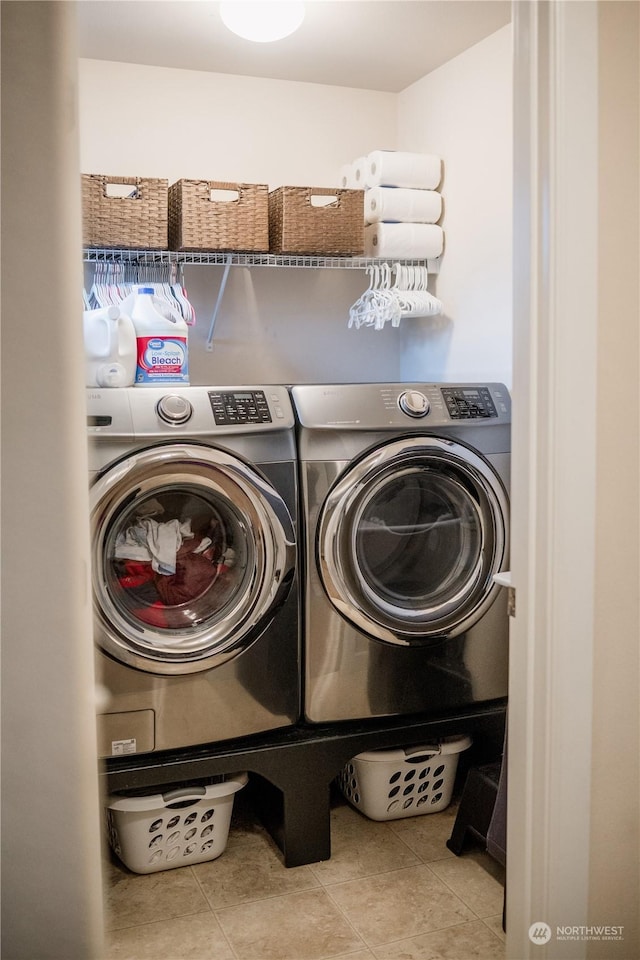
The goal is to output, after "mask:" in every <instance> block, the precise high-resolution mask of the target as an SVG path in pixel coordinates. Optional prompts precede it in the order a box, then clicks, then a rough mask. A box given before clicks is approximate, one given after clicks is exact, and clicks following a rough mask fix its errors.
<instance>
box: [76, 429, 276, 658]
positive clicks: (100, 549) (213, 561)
mask: <svg viewBox="0 0 640 960" xmlns="http://www.w3.org/2000/svg"><path fill="white" fill-rule="evenodd" d="M91 495H92V518H93V543H94V555H93V584H94V605H95V610H96V635H97V642H98V643H99V644H100V645H101V646H102V647H103V648H104V649H105V650H107V651H108V652H109V653H111V654H112V655H113V656H115V657H116V658H117V659H119V660H122V661H123V662H125V663H129V664H133V665H134V666H138V667H140V668H141V669H145V670H149V671H151V672H156V673H185V672H192V671H195V670H202V669H208V668H209V667H211V666H212V665H214V664H218V663H221V662H224V661H225V660H227V659H229V658H230V657H231V656H235V655H236V654H237V653H238V652H240V650H242V649H244V648H245V647H246V646H247V645H248V644H249V643H251V642H252V641H253V640H254V639H255V638H256V636H257V635H258V633H259V632H260V631H261V629H263V628H264V626H265V625H266V623H267V622H268V619H269V618H270V617H272V616H273V615H274V613H275V610H276V609H277V607H278V605H279V604H280V603H281V602H282V601H283V600H284V598H285V597H286V595H287V593H288V590H289V587H290V584H291V580H292V577H293V570H294V564H295V559H294V550H295V545H294V536H293V524H292V521H291V518H290V516H289V513H288V511H287V508H286V506H285V504H284V502H283V501H282V500H281V498H280V497H279V495H278V494H277V493H276V491H275V490H274V488H273V487H272V486H271V485H270V484H269V483H268V481H267V480H265V479H264V478H263V477H262V476H261V475H260V474H258V472H257V471H256V470H255V469H254V468H252V467H250V466H249V465H247V464H245V463H244V462H243V461H241V460H239V459H237V458H235V457H232V456H231V455H230V454H227V453H226V452H223V451H219V450H215V449H213V448H211V447H205V446H199V445H196V444H190V445H185V444H175V445H171V444H162V445H161V446H157V447H152V448H147V449H146V450H144V451H141V452H140V453H137V454H134V455H131V456H129V457H128V458H126V459H125V460H124V461H122V462H120V463H119V464H116V465H114V466H112V467H111V468H110V469H109V470H108V471H107V472H106V473H105V474H104V475H103V476H102V477H100V478H99V479H98V480H97V482H96V483H95V484H94V486H93V487H92V491H91Z"/></svg>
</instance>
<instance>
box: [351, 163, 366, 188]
mask: <svg viewBox="0 0 640 960" xmlns="http://www.w3.org/2000/svg"><path fill="white" fill-rule="evenodd" d="M367 165H368V160H367V157H358V159H357V160H354V161H353V163H352V168H353V170H352V180H353V182H352V184H351V187H352V189H353V190H364V189H365V187H366V177H367Z"/></svg>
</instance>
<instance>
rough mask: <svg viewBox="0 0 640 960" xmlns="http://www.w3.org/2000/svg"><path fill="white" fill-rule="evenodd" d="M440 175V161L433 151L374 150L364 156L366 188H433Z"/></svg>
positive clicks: (437, 182)
mask: <svg viewBox="0 0 640 960" xmlns="http://www.w3.org/2000/svg"><path fill="white" fill-rule="evenodd" d="M441 177H442V160H441V159H440V157H436V156H435V155H434V154H432V153H404V152H403V151H401V150H374V151H373V152H372V153H370V154H369V156H368V157H367V171H366V186H367V187H412V188H415V189H418V190H435V189H436V187H437V186H438V184H439V183H440V180H441Z"/></svg>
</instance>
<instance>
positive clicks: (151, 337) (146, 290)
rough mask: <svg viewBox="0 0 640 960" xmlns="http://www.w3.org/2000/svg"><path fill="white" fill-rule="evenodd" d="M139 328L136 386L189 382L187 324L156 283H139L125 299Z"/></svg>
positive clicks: (136, 326)
mask: <svg viewBox="0 0 640 960" xmlns="http://www.w3.org/2000/svg"><path fill="white" fill-rule="evenodd" d="M122 306H123V309H126V310H127V312H128V313H129V315H130V316H131V319H132V321H133V326H134V327H135V332H136V341H137V347H136V354H137V358H136V373H135V385H136V387H155V386H159V385H162V384H165V383H182V384H188V383H189V353H188V344H187V324H186V323H185V321H184V320H183V318H182V317H181V316H180V315H179V314H178V313H177V312H175V311H174V310H173V309H172V307H171V305H170V304H169V303H168V302H167V301H166V300H163V299H162V297H157V296H156V295H155V294H154V292H153V287H138V289H137V291H135V292H134V293H132V294H130V295H129V296H128V297H127V299H126V300H123V302H122Z"/></svg>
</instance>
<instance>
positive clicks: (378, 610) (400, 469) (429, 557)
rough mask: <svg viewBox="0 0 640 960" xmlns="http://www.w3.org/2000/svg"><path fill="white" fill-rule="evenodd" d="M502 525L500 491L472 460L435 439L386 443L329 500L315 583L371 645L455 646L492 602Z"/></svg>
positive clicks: (502, 547) (502, 548) (502, 553)
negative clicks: (452, 640) (443, 640)
mask: <svg viewBox="0 0 640 960" xmlns="http://www.w3.org/2000/svg"><path fill="white" fill-rule="evenodd" d="M507 524H508V503H507V497H506V493H505V491H504V488H503V486H502V483H501V481H500V480H499V478H498V477H497V475H496V474H495V473H494V471H493V470H492V468H491V467H490V465H489V464H488V463H487V462H486V461H485V460H484V459H482V458H481V457H480V456H479V455H478V454H476V453H475V452H474V451H472V450H469V449H468V448H466V447H463V446H462V445H461V444H457V443H452V442H449V441H445V440H441V439H439V438H435V437H425V438H417V439H410V440H403V441H395V442H393V443H390V444H387V445H386V446H383V447H378V448H377V449H376V450H374V451H373V452H371V453H369V454H368V455H366V456H365V457H364V458H363V459H362V460H360V461H359V462H358V463H356V464H355V465H354V466H353V467H351V468H350V469H349V471H348V472H347V473H346V474H345V475H343V477H342V478H341V479H340V480H339V481H338V483H337V484H336V485H335V486H334V487H333V489H332V490H331V491H330V493H329V495H328V497H327V499H326V501H325V504H324V507H323V509H322V513H321V516H320V521H319V527H318V531H319V535H318V564H319V569H320V574H321V578H322V581H323V584H324V587H325V590H326V592H327V594H328V596H329V598H330V599H331V601H332V603H333V604H334V605H335V606H336V607H337V609H338V610H340V612H341V613H342V614H343V616H345V617H346V618H347V619H348V620H350V621H351V622H352V623H354V625H355V626H357V627H358V628H359V629H361V630H363V631H365V632H366V633H368V634H370V635H372V636H374V637H376V638H378V639H381V640H386V641H388V642H391V643H398V644H408V643H419V642H424V641H428V640H432V639H433V638H435V637H443V636H455V635H456V634H459V633H461V632H463V631H464V630H466V629H468V628H469V627H470V626H471V625H472V624H473V623H475V622H476V621H477V620H478V619H479V617H480V616H481V615H482V613H483V612H484V611H485V610H486V609H487V607H488V606H489V605H490V603H492V602H493V599H494V597H495V594H496V591H497V589H498V588H497V587H496V585H495V584H494V583H493V575H494V574H495V573H497V572H498V571H499V570H501V569H503V565H504V563H505V562H506V550H507V542H508V541H507Z"/></svg>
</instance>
